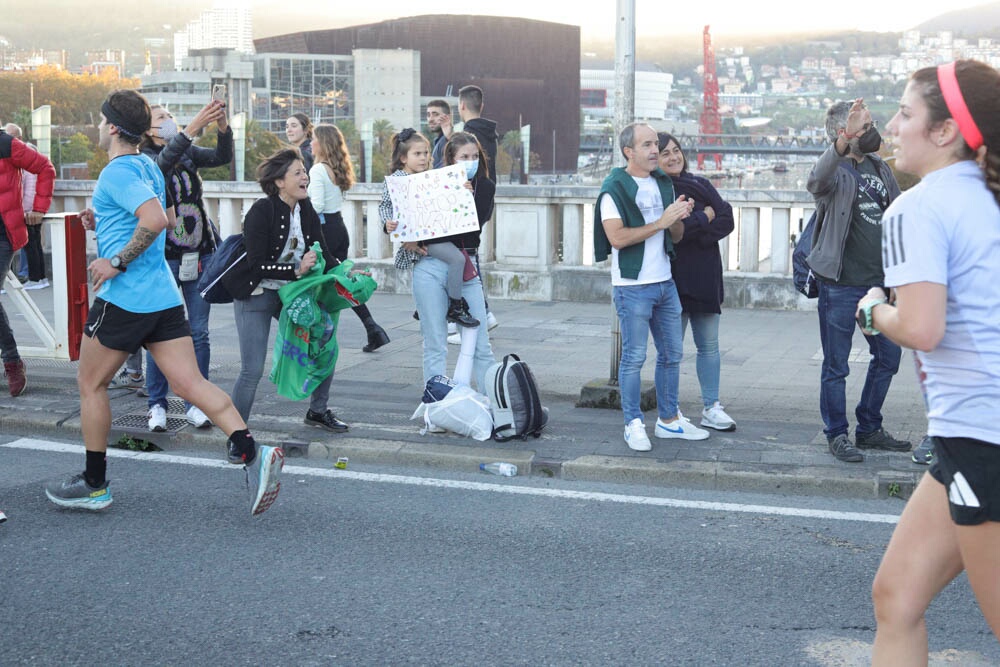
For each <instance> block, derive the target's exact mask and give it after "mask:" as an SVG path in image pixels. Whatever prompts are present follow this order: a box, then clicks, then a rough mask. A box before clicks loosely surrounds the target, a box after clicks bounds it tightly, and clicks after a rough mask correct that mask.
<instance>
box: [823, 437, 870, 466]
mask: <svg viewBox="0 0 1000 667" xmlns="http://www.w3.org/2000/svg"><path fill="white" fill-rule="evenodd" d="M829 447H830V453H831V454H833V455H834V456H835V457H836V458H837V460H838V461H844V462H845V463H859V462H861V461H864V460H865V455H864V454H862V453H861V452H860V451H859V450H858V448H857V447H855V446H854V445H853V444H852V443H851V440H850V438H848V437H847V434H846V433H841V434H840V435H838V436H836V437H835V438H833V439H832V440H830V441H829Z"/></svg>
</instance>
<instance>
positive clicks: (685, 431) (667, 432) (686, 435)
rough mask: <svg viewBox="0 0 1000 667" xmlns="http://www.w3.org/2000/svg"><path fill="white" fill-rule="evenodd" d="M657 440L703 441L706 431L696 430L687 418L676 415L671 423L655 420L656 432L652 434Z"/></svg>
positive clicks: (679, 414) (706, 435) (706, 434)
mask: <svg viewBox="0 0 1000 667" xmlns="http://www.w3.org/2000/svg"><path fill="white" fill-rule="evenodd" d="M653 435H655V436H656V437H657V438H680V439H681V440H704V439H705V438H707V437H708V431H706V430H705V429H703V428H698V427H697V426H695V425H694V424H692V423H691V422H689V421H688V420H687V417H684V416H682V415H681V413H679V412H678V413H677V419H675V420H674V421H672V422H664V421H661V420H660V419H657V420H656V430H655V431H654V432H653Z"/></svg>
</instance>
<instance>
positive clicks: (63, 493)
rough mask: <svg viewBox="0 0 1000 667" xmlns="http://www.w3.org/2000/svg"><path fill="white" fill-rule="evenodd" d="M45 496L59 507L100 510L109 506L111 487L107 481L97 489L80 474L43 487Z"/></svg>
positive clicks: (54, 481)
mask: <svg viewBox="0 0 1000 667" xmlns="http://www.w3.org/2000/svg"><path fill="white" fill-rule="evenodd" d="M45 495H46V496H48V498H49V500H51V501H52V502H54V503H55V504H56V505H59V507H69V508H71V509H81V510H91V511H97V510H102V509H104V508H105V507H107V506H108V505H110V504H111V487H109V486H108V482H107V480H105V481H104V484H102V485H101V486H99V487H96V488H95V487H93V486H91V485H90V484H87V480H86V479H84V476H83V475H82V474H80V475H72V476H71V477H68V478H65V479H61V480H53V481H51V482H49V483H48V484H46V485H45Z"/></svg>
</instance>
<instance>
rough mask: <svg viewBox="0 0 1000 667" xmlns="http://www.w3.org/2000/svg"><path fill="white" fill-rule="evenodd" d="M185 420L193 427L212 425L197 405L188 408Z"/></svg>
mask: <svg viewBox="0 0 1000 667" xmlns="http://www.w3.org/2000/svg"><path fill="white" fill-rule="evenodd" d="M187 422H188V424H191V425H192V426H194V427H195V428H207V427H209V426H211V425H212V420H211V419H209V418H208V415H206V414H205V413H204V412H202V411H201V409H200V408H199V407H198V406H197V405H192V406H191V407H190V408H188V411H187Z"/></svg>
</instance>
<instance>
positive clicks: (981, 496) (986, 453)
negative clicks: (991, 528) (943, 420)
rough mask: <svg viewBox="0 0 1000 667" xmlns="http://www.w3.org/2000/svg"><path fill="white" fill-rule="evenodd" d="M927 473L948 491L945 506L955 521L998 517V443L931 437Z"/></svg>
mask: <svg viewBox="0 0 1000 667" xmlns="http://www.w3.org/2000/svg"><path fill="white" fill-rule="evenodd" d="M930 474H931V476H932V477H934V479H936V480H937V481H939V482H941V484H943V485H944V488H945V489H946V490H947V491H948V507H949V509H950V510H951V518H952V521H954V522H955V523H956V524H957V525H959V526H978V525H979V524H981V523H985V522H987V521H1000V445H992V444H990V443H988V442H983V441H982V440H973V439H972V438H940V437H935V438H934V461H933V462H932V463H931V469H930Z"/></svg>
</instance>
